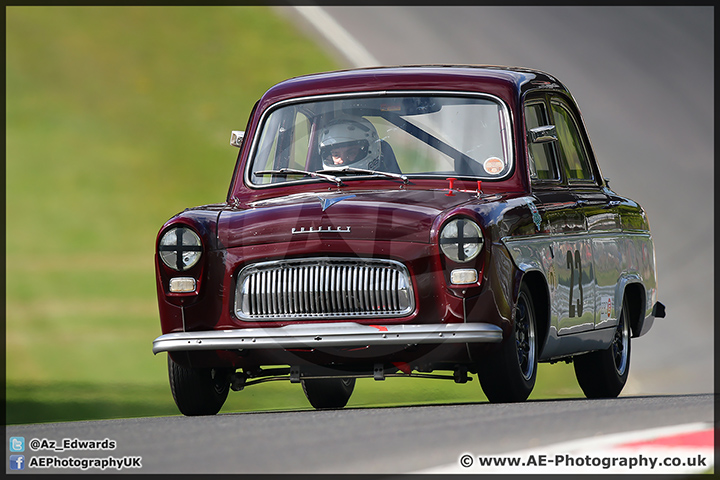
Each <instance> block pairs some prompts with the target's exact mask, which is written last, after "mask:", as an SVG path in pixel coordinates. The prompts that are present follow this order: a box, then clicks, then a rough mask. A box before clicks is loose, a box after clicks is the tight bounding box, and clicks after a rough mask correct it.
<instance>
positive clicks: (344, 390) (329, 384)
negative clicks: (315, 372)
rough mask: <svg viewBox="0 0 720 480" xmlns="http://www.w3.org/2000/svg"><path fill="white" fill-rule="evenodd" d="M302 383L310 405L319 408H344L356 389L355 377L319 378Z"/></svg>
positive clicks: (302, 381)
mask: <svg viewBox="0 0 720 480" xmlns="http://www.w3.org/2000/svg"><path fill="white" fill-rule="evenodd" d="M301 383H302V387H303V392H305V396H306V397H307V399H308V400H309V401H310V405H312V406H313V407H315V408H317V409H321V408H323V409H324V408H343V407H344V406H345V405H347V402H348V400H350V395H352V392H353V390H354V389H355V379H354V378H317V379H309V380H301Z"/></svg>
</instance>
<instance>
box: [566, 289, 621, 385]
mask: <svg viewBox="0 0 720 480" xmlns="http://www.w3.org/2000/svg"><path fill="white" fill-rule="evenodd" d="M627 312H628V307H627V301H626V300H623V305H622V309H621V310H620V318H619V320H618V325H617V328H616V329H615V336H614V337H613V341H612V344H611V345H610V348H608V349H607V350H599V351H596V352H590V353H586V354H584V355H580V356H578V357H575V358H574V359H573V363H574V365H575V377H576V378H577V381H578V383H579V384H580V388H581V389H582V391H583V393H584V394H585V396H586V397H587V398H615V397H617V396H618V395H620V392H622V389H623V388H624V387H625V383H626V382H627V379H628V373H629V372H630V325H629V322H628V319H627Z"/></svg>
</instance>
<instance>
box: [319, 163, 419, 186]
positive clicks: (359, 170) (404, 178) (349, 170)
mask: <svg viewBox="0 0 720 480" xmlns="http://www.w3.org/2000/svg"><path fill="white" fill-rule="evenodd" d="M324 172H340V173H367V174H369V175H382V176H385V177H390V178H397V179H399V180H402V181H403V183H404V184H406V185H407V183H408V178H407V176H406V175H403V174H401V173H393V172H382V171H380V170H368V169H366V168H355V167H341V168H333V169H327V170H318V171H317V173H324Z"/></svg>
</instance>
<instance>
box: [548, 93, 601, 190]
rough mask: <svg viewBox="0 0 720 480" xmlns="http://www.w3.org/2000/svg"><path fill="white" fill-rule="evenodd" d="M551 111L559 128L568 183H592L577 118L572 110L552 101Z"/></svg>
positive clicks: (563, 163)
mask: <svg viewBox="0 0 720 480" xmlns="http://www.w3.org/2000/svg"><path fill="white" fill-rule="evenodd" d="M551 109H552V115H553V120H554V122H555V128H557V134H558V140H559V142H558V143H559V146H560V158H561V159H562V165H563V168H564V170H565V175H566V177H567V179H568V181H570V182H573V181H592V180H593V174H592V169H591V168H590V161H589V160H588V157H587V150H586V149H585V146H584V144H583V141H582V138H581V137H580V132H579V130H578V127H577V122H576V121H575V118H574V117H573V115H572V113H570V110H569V109H568V108H567V107H566V106H565V105H564V104H563V103H561V102H559V101H552V102H551Z"/></svg>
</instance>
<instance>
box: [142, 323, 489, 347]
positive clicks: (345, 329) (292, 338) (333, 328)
mask: <svg viewBox="0 0 720 480" xmlns="http://www.w3.org/2000/svg"><path fill="white" fill-rule="evenodd" d="M501 341H502V330H501V329H500V327H498V326H496V325H491V324H488V323H452V324H433V325H361V324H359V323H352V322H338V323H322V324H301V325H287V326H285V327H278V328H245V329H236V330H210V331H203V332H178V333H167V334H165V335H161V336H159V337H158V338H156V339H155V340H154V341H153V353H154V354H157V353H160V352H173V351H189V350H245V349H260V348H264V349H268V348H281V349H282V348H322V347H357V346H375V345H415V344H440V343H499V342H501Z"/></svg>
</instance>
